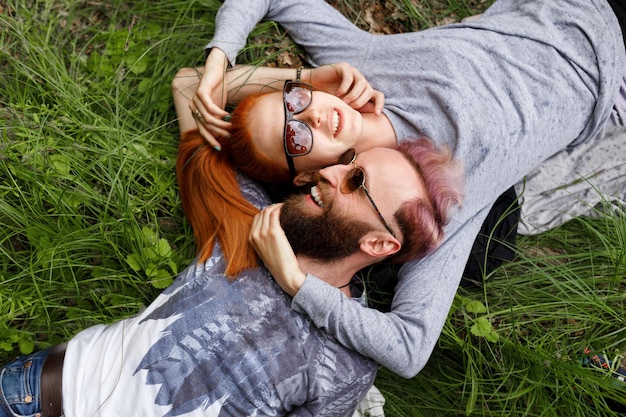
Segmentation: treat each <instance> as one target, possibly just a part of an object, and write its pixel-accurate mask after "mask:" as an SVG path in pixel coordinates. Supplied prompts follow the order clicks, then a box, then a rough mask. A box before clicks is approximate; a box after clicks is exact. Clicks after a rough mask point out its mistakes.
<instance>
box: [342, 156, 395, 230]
mask: <svg viewBox="0 0 626 417" xmlns="http://www.w3.org/2000/svg"><path fill="white" fill-rule="evenodd" d="M345 155H346V154H344V156H342V159H343V158H346V156H345ZM354 159H356V153H354V154H353V157H352V161H351V162H349V163H352V164H353V165H354ZM340 161H341V160H340ZM359 189H362V190H363V191H365V195H366V196H367V199H368V200H369V201H370V203H372V207H374V210H376V214H378V218H379V219H380V221H381V222H382V223H383V225H384V226H385V229H387V231H388V232H389V233H391V236H393V237H396V235H395V233H393V230H391V227H389V224H388V223H387V222H386V221H385V218H384V217H383V214H382V213H381V212H380V210H379V209H378V206H377V205H376V203H374V199H372V196H371V195H370V192H369V191H368V190H367V187H366V186H365V171H364V170H363V168H361V167H359V166H356V165H354V168H352V169H351V170H350V171H348V173H347V174H346V176H345V177H344V178H343V181H341V185H340V186H339V190H340V191H341V192H342V193H344V194H351V193H353V192H355V191H357V190H359Z"/></svg>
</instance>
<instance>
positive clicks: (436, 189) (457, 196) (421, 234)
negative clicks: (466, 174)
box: [388, 137, 463, 263]
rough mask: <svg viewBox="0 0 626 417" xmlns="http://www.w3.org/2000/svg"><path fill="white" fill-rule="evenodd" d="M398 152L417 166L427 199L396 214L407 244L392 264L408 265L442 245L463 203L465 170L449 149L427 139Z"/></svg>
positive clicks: (402, 146)
mask: <svg viewBox="0 0 626 417" xmlns="http://www.w3.org/2000/svg"><path fill="white" fill-rule="evenodd" d="M398 150H399V151H400V152H402V153H403V154H404V156H405V157H406V158H407V159H408V160H409V162H411V164H413V166H414V167H415V169H416V170H417V172H418V174H419V175H420V177H421V178H422V181H423V184H424V186H425V188H426V197H425V198H419V199H415V200H411V201H407V202H405V203H404V204H403V205H402V206H401V207H400V209H398V211H396V213H395V214H394V217H395V219H396V222H397V223H398V225H399V226H400V230H401V231H402V236H403V242H402V248H401V249H400V251H398V252H397V253H395V254H394V255H393V256H392V257H390V258H389V259H388V261H389V262H393V263H404V262H408V261H410V260H413V259H418V258H422V257H424V256H426V255H428V254H429V253H431V252H433V251H434V250H435V249H436V248H437V247H439V245H440V244H441V242H442V240H443V236H444V233H443V229H444V226H445V225H446V224H448V222H449V221H450V215H451V212H452V208H453V207H454V206H460V205H461V203H462V200H463V168H462V165H461V163H460V162H458V161H456V160H454V159H452V152H451V151H450V149H449V148H447V147H441V148H437V147H436V146H435V144H434V143H433V142H432V141H431V140H430V139H428V138H425V137H422V138H420V139H417V140H415V141H407V142H403V143H402V144H400V145H399V146H398Z"/></svg>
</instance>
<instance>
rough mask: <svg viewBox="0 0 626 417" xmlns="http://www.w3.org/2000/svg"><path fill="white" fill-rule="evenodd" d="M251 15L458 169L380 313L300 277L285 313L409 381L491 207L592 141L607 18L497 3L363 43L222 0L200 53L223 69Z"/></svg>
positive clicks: (606, 53)
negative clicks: (372, 95) (461, 197)
mask: <svg viewBox="0 0 626 417" xmlns="http://www.w3.org/2000/svg"><path fill="white" fill-rule="evenodd" d="M264 17H266V18H268V19H272V20H275V21H277V22H279V23H280V24H281V25H282V26H283V27H284V28H285V29H286V30H287V32H288V33H289V35H290V36H292V37H293V39H294V40H295V41H296V42H297V43H299V44H300V45H302V46H303V47H304V48H305V49H306V51H307V52H308V53H309V55H310V62H311V64H312V65H321V64H327V63H335V62H341V61H345V62H348V63H350V64H352V65H353V66H355V67H357V68H358V69H359V70H360V71H361V72H362V73H363V74H364V75H365V77H366V78H367V79H368V80H369V81H370V83H371V84H372V86H373V87H374V88H376V89H378V90H380V91H382V92H384V93H385V110H384V114H385V115H387V117H388V118H389V120H390V121H391V123H392V125H393V128H394V130H395V132H396V136H397V138H398V140H399V141H403V140H411V139H414V138H416V137H418V136H420V135H425V136H428V137H429V138H431V139H432V140H434V141H435V142H436V143H439V144H446V145H448V146H450V147H451V148H452V149H453V152H454V155H455V156H456V157H457V158H459V159H461V160H462V161H463V163H464V166H465V175H466V197H465V202H464V205H463V208H462V209H461V210H459V211H458V213H456V214H455V216H454V219H453V221H452V222H451V224H450V225H449V226H448V227H447V229H446V233H447V237H446V240H445V242H444V243H443V245H442V247H441V248H440V249H439V250H437V251H436V252H435V253H434V254H432V255H430V256H429V257H428V258H427V259H425V260H422V261H415V262H411V263H409V264H407V265H405V266H403V267H402V269H401V273H400V279H399V283H398V285H397V287H396V293H395V297H394V301H393V305H392V311H391V312H390V313H387V314H383V313H380V312H377V311H375V310H371V309H367V308H363V307H362V306H360V305H359V304H358V303H355V302H353V301H351V300H349V299H348V298H346V297H345V296H343V295H342V294H341V293H340V292H339V291H338V290H337V289H335V288H333V287H331V286H329V285H327V284H325V283H324V282H322V281H321V280H319V279H317V278H315V277H313V276H309V277H307V280H306V281H305V283H304V285H303V286H302V288H301V289H300V290H299V292H298V293H297V294H296V296H295V298H294V300H293V302H292V307H293V308H294V309H296V310H298V311H302V312H305V313H307V314H308V315H309V316H310V317H311V318H312V319H313V321H314V322H315V323H316V325H317V326H319V327H320V328H323V329H326V330H327V331H328V332H330V333H331V334H333V335H334V336H336V337H337V339H338V340H339V341H340V342H341V343H343V344H345V345H346V346H348V347H352V348H354V349H356V350H357V351H359V352H361V353H362V354H364V355H366V356H368V357H371V358H373V359H375V360H377V361H378V362H380V363H381V364H382V365H383V366H386V367H387V368H389V369H391V370H392V371H394V372H396V373H398V374H400V375H402V376H405V377H411V376H413V375H415V374H416V373H418V372H419V371H420V370H421V369H422V367H423V366H424V365H425V364H426V361H427V360H428V358H429V356H430V354H431V352H432V349H433V347H434V346H435V343H436V341H437V338H438V337H439V334H440V332H441V329H442V327H443V325H444V323H445V320H446V317H447V314H448V311H449V309H450V306H451V303H452V300H453V298H454V295H455V293H456V289H457V286H458V283H459V281H460V278H461V274H462V272H463V268H464V266H465V264H466V261H467V258H468V254H469V252H470V249H471V247H472V244H473V242H474V239H475V237H476V235H477V233H478V231H479V229H480V226H481V224H482V222H483V220H484V218H485V216H486V214H487V212H488V210H489V207H490V205H491V204H492V203H493V202H494V201H495V199H496V198H497V197H498V196H499V195H500V194H501V193H502V192H504V191H505V190H507V189H508V188H509V187H511V186H513V185H514V184H516V183H517V182H518V181H519V180H520V179H521V178H522V177H523V176H524V175H525V174H527V173H529V172H531V171H532V170H533V169H534V168H535V167H537V166H538V165H539V164H540V163H541V162H542V161H544V160H545V159H547V158H549V157H550V156H551V155H553V154H555V153H556V152H558V151H559V150H561V149H563V148H565V147H567V146H568V145H570V144H572V143H580V142H583V141H586V140H591V139H594V138H597V137H599V136H601V135H602V134H603V132H604V126H605V123H606V121H607V119H608V118H609V116H610V114H611V108H612V105H613V103H614V100H615V97H616V95H617V92H618V90H619V86H620V82H621V79H622V78H621V76H622V70H623V68H624V62H625V60H624V44H623V41H622V35H621V30H620V28H619V25H618V22H617V19H616V17H615V15H614V14H613V12H612V10H611V8H610V7H609V5H608V3H607V2H606V0H524V1H520V0H500V1H498V2H496V3H495V4H494V5H493V6H492V7H491V8H490V9H489V10H488V11H487V12H486V13H485V14H484V16H482V17H481V18H479V19H476V20H472V21H469V22H464V23H460V24H455V25H449V26H443V27H437V28H433V29H428V30H424V31H421V32H417V33H408V34H398V35H373V34H369V33H366V32H364V31H361V30H359V29H358V28H356V27H355V26H354V25H352V24H351V23H350V22H349V21H348V20H346V19H345V18H344V17H343V16H342V15H341V14H340V13H338V12H337V11H335V10H334V9H333V8H332V7H331V6H329V5H328V4H326V3H325V2H324V1H322V0H227V1H226V2H225V3H224V5H223V7H222V8H221V9H220V12H219V14H218V16H217V20H216V23H217V28H216V33H215V36H214V38H213V40H212V41H211V43H210V44H209V47H219V48H220V49H222V50H224V51H225V52H227V54H228V56H229V58H230V60H231V62H234V61H235V57H236V55H237V53H238V52H239V51H240V50H241V48H242V47H243V46H244V44H245V41H246V37H247V35H248V34H249V33H250V30H251V29H252V28H253V26H254V24H256V23H257V22H258V21H259V20H261V19H262V18H264Z"/></svg>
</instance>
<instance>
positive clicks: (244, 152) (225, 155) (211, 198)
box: [176, 94, 290, 277]
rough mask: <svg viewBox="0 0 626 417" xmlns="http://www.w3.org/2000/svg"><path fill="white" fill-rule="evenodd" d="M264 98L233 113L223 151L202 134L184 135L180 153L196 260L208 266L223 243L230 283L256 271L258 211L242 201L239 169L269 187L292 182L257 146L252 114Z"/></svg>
mask: <svg viewBox="0 0 626 417" xmlns="http://www.w3.org/2000/svg"><path fill="white" fill-rule="evenodd" d="M261 96H262V94H252V95H248V96H246V97H245V98H244V99H243V100H242V101H241V102H240V103H239V104H238V105H237V108H236V109H235V110H234V111H233V113H232V119H231V121H232V123H233V128H232V129H231V135H230V137H229V138H228V139H224V140H222V141H221V142H220V144H221V146H222V150H221V151H219V152H218V151H215V150H213V149H212V148H211V147H210V146H209V145H208V144H207V142H206V141H205V139H204V138H203V137H202V136H201V135H200V132H199V131H198V130H191V131H187V132H183V133H182V134H181V142H180V145H179V148H178V158H177V160H176V176H177V180H178V186H179V189H180V196H181V200H182V204H183V210H184V212H185V216H186V217H187V220H188V221H189V223H190V224H191V227H192V228H193V233H194V237H195V240H196V246H197V248H198V249H197V255H198V260H199V261H200V262H204V261H206V260H207V259H208V258H209V256H211V253H212V252H213V248H214V246H215V242H216V239H217V240H219V242H220V246H221V248H222V251H223V253H224V257H225V258H226V260H227V265H226V275H228V276H230V277H236V276H237V275H239V274H240V273H241V272H242V271H243V270H244V269H248V268H255V267H257V265H258V261H257V257H256V253H255V252H254V249H252V246H250V244H249V242H248V235H249V234H250V228H251V227H252V220H253V219H254V216H255V215H256V214H257V213H258V212H259V210H258V209H257V208H256V207H255V206H254V205H252V204H251V203H250V202H249V201H248V200H246V198H244V197H243V196H242V195H241V191H240V189H239V184H238V182H237V177H236V174H235V168H237V169H238V170H239V171H241V172H243V173H245V174H247V175H249V176H250V177H251V178H254V179H256V180H259V181H262V182H266V183H280V182H287V181H289V180H290V176H289V171H288V170H287V169H286V168H283V167H281V166H280V165H279V164H277V163H276V162H274V161H273V160H272V159H270V158H268V157H267V156H266V155H264V154H262V153H260V152H259V151H258V150H257V149H256V147H254V146H253V141H252V135H251V129H252V126H251V123H250V121H249V118H248V114H249V110H250V108H251V107H252V106H253V105H254V104H255V103H256V102H257V101H258V100H259V98H260V97H261ZM242 248H245V249H244V250H242Z"/></svg>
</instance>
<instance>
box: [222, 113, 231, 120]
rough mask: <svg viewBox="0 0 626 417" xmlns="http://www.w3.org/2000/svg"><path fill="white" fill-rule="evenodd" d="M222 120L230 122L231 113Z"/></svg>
mask: <svg viewBox="0 0 626 417" xmlns="http://www.w3.org/2000/svg"><path fill="white" fill-rule="evenodd" d="M222 120H223V121H225V122H230V114H227V115H226V116H224V117H222Z"/></svg>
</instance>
